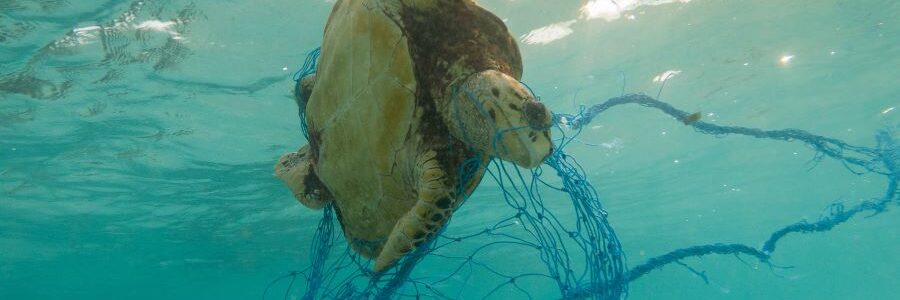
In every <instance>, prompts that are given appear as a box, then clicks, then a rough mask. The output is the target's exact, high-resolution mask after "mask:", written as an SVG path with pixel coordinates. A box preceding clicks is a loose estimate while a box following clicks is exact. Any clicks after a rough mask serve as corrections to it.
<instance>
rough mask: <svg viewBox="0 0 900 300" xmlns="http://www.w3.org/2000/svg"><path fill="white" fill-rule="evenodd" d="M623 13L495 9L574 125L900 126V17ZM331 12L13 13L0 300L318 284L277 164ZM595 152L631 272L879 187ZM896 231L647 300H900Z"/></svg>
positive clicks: (698, 143) (272, 8)
mask: <svg viewBox="0 0 900 300" xmlns="http://www.w3.org/2000/svg"><path fill="white" fill-rule="evenodd" d="M617 2H618V3H619V8H618V9H613V10H610V9H609V6H608V3H601V2H600V1H564V2H557V1H536V0H515V1H512V0H491V1H481V4H482V5H484V6H485V7H487V8H489V9H490V10H492V11H494V12H495V13H496V14H497V15H498V16H500V17H501V18H502V19H504V20H505V21H506V22H507V25H508V26H509V28H510V31H511V32H512V33H513V35H515V36H517V37H521V41H522V42H521V49H522V53H523V59H524V63H525V77H524V81H525V82H527V83H528V84H529V85H530V86H531V87H532V88H533V89H534V90H535V91H536V93H537V94H539V95H540V96H541V97H542V99H543V100H544V101H545V102H546V103H548V104H549V106H550V107H551V109H553V110H555V111H558V112H573V111H575V110H577V107H578V105H581V104H594V103H599V102H600V101H602V100H603V99H606V98H609V97H612V96H617V95H619V94H620V93H621V91H622V89H623V80H622V79H623V78H625V86H624V89H625V91H627V92H644V93H648V94H652V95H655V94H656V93H657V91H658V89H659V88H660V85H661V84H660V82H655V81H654V78H655V77H657V76H660V75H661V74H664V73H665V72H666V71H673V72H670V74H676V75H674V76H671V77H669V79H668V81H666V85H665V89H664V90H663V93H662V98H663V100H665V101H667V102H670V103H672V104H674V105H676V106H678V107H680V108H683V109H686V110H691V111H694V110H696V111H702V112H703V113H704V120H706V121H709V122H713V123H716V124H723V125H743V126H750V127H759V128H770V129H777V128H788V127H792V128H802V129H806V130H809V131H812V132H814V133H817V134H821V135H825V136H830V137H835V138H840V139H843V140H845V141H847V142H850V143H853V144H857V145H867V146H868V145H873V144H874V141H873V135H874V132H875V131H876V130H877V129H880V128H882V127H884V126H891V125H896V124H898V122H900V117H898V114H900V112H898V111H896V110H895V109H894V107H896V106H898V105H900V84H898V74H900V72H898V71H897V67H898V66H900V23H898V21H897V20H900V3H898V2H896V1H889V0H866V1H839V0H823V1H802V0H798V1H773V0H758V1H737V0H734V1H724V0H693V1H659V0H657V1H627V0H626V1H622V0H620V1H617ZM331 5H332V3H330V2H327V1H312V0H266V1H237V0H231V1H175V0H171V1H135V2H131V1H117V0H106V1H96V0H80V1H65V0H32V1H24V0H0V299H55V298H66V299H110V298H112V299H188V298H194V299H255V298H258V297H259V296H260V295H261V293H262V290H263V288H265V286H266V284H268V283H269V281H270V280H272V279H273V278H275V277H277V276H279V275H281V274H284V272H286V271H289V270H295V269H298V268H300V267H302V266H304V265H305V264H307V255H308V249H309V242H310V238H311V236H312V233H313V231H314V229H315V228H314V226H315V223H316V221H317V220H318V218H319V217H320V214H319V213H314V212H311V211H309V210H307V209H306V208H303V207H301V206H299V205H298V204H297V203H296V202H295V201H294V200H293V199H292V196H291V195H290V192H288V190H287V189H286V188H285V187H283V186H282V185H281V184H280V183H279V182H278V181H277V180H276V179H275V178H274V177H273V175H272V165H273V163H274V162H275V160H276V159H277V158H278V156H279V155H280V154H282V153H284V152H286V151H290V150H293V149H296V147H297V146H298V145H300V144H302V143H304V141H303V138H302V135H301V134H300V132H299V129H298V119H297V116H296V109H295V104H294V103H293V100H292V99H291V95H290V89H291V85H292V81H291V80H290V77H291V76H290V75H291V74H292V72H293V71H295V70H296V68H297V67H298V66H299V64H300V63H301V62H302V60H303V58H304V56H305V53H306V52H307V51H309V50H311V49H313V48H314V47H316V46H317V45H319V44H320V43H321V32H322V29H323V27H324V22H325V18H326V17H327V15H328V13H329V11H330V8H331ZM585 7H591V9H588V10H585V9H584V8H585ZM546 26H551V27H549V29H546V28H548V27H546ZM539 28H545V30H539V31H534V30H537V29H539ZM541 32H543V33H548V32H549V33H555V34H551V35H541V34H539V33H541ZM529 33H533V34H531V35H529ZM580 139H581V140H582V141H584V142H585V144H584V145H573V146H571V147H570V148H568V151H569V152H570V153H571V154H573V155H574V156H576V157H578V158H579V160H580V161H581V163H582V164H583V165H584V166H585V168H586V170H587V172H588V174H589V175H590V176H591V178H590V179H591V180H592V182H593V183H594V185H595V186H596V187H597V189H598V191H599V193H600V196H601V198H602V200H603V203H604V205H605V207H606V209H607V210H608V212H609V214H610V218H609V219H610V222H611V223H612V225H613V226H614V227H615V229H616V231H617V233H618V235H619V237H620V239H621V241H622V243H623V246H624V250H625V252H626V253H627V254H628V263H629V265H635V264H638V263H640V262H643V261H644V260H646V259H647V258H649V257H651V256H655V255H658V254H662V253H665V252H667V251H670V250H672V249H675V248H678V247H683V246H688V245H694V244H705V243H713V242H741V243H747V244H751V245H756V244H758V243H760V242H762V241H763V240H764V239H765V238H766V237H767V236H768V234H769V232H771V231H772V230H775V229H777V228H779V227H780V226H782V225H784V224H788V223H791V222H795V221H797V220H799V219H802V218H809V219H815V218H817V217H818V216H819V215H820V214H821V213H822V209H823V208H824V207H826V206H827V205H828V204H830V203H833V202H835V201H846V202H847V203H856V202H858V201H859V200H861V199H868V198H870V197H876V196H879V195H880V193H882V192H883V189H884V184H885V183H884V180H883V178H881V177H879V176H872V175H864V176H856V175H853V174H851V173H849V172H847V171H846V170H845V169H844V168H843V166H842V165H841V164H840V163H838V162H834V161H830V160H824V161H822V162H821V163H820V164H818V165H816V167H815V168H812V169H810V168H811V167H812V166H813V165H812V164H810V162H809V161H810V159H811V158H812V157H813V155H814V153H813V151H811V150H810V149H808V148H806V147H805V146H802V145H800V144H796V143H783V142H774V141H765V140H757V139H751V138H743V137H727V138H715V137H711V136H706V135H701V134H698V133H696V132H694V131H693V130H691V129H690V128H688V127H685V126H683V125H681V124H680V123H678V122H675V121H673V120H671V118H669V117H666V116H663V115H661V114H658V113H656V112H653V111H648V110H646V109H642V108H640V107H622V108H616V109H614V110H611V111H608V112H607V113H604V114H603V115H601V116H600V117H598V118H597V119H596V120H595V121H594V123H592V124H591V127H589V129H588V130H586V132H585V133H584V134H583V135H582V136H581V137H580ZM592 145H596V146H592ZM548 202H549V201H548ZM563 204H564V203H563ZM494 207H497V208H500V207H502V206H498V204H497V199H496V187H495V186H493V185H491V184H490V183H486V184H485V185H484V186H482V187H481V188H480V189H479V190H478V191H477V192H476V194H475V195H474V196H473V197H472V198H471V199H470V201H468V202H467V204H466V206H464V207H463V208H462V210H461V211H460V212H459V213H458V214H457V216H456V217H455V218H454V220H453V222H452V223H451V224H450V229H449V230H450V231H453V230H457V231H466V230H469V229H473V230H477V229H478V228H482V227H484V226H486V224H490V223H492V222H491V221H492V220H495V219H496V218H497V216H498V215H497V214H495V212H494V210H492V209H490V208H494ZM898 226H900V212H893V211H890V212H887V213H885V214H882V215H878V216H876V217H872V218H857V219H853V220H851V221H850V222H848V223H847V224H845V225H842V226H840V227H838V228H837V229H835V230H833V231H831V232H828V233H825V234H813V235H796V236H791V237H790V238H789V239H787V240H785V242H783V244H780V245H779V252H777V253H776V254H775V256H774V261H775V262H776V263H778V264H781V265H791V266H795V268H793V269H788V270H776V271H775V274H773V272H771V271H769V269H768V267H766V266H765V265H762V266H758V264H757V263H755V262H752V261H749V260H748V264H749V265H748V264H745V263H742V262H741V261H739V260H737V259H735V258H733V257H731V256H724V257H723V256H719V257H716V256H712V257H704V258H702V259H690V260H688V261H686V262H688V263H690V264H691V265H692V266H694V267H695V268H697V269H700V270H705V271H706V274H707V275H708V276H709V278H710V283H709V284H706V283H704V282H703V280H701V279H699V278H697V277H696V276H694V275H693V274H691V273H690V272H688V271H687V270H685V269H684V268H681V267H677V266H675V267H666V268H664V269H662V270H660V271H656V272H653V273H651V274H649V275H647V276H645V277H643V278H641V279H640V280H638V281H636V282H634V283H632V284H631V287H630V298H631V299H725V298H728V299H890V298H893V297H896V295H897V294H898V293H900V288H898V286H900V279H898V278H900V268H898V267H897V266H898V265H900V251H898V249H900V231H898V229H897V228H898ZM496 255H500V256H508V257H512V258H515V255H516V253H499V254H496ZM512 263H518V264H523V263H528V262H518V261H513V262H512ZM535 263H536V262H535ZM424 271H428V270H424ZM469 288H472V289H490V288H492V287H487V286H477V285H474V286H471V287H469ZM498 296H499V297H506V298H515V297H516V294H502V293H501V294H498ZM519 296H521V295H519Z"/></svg>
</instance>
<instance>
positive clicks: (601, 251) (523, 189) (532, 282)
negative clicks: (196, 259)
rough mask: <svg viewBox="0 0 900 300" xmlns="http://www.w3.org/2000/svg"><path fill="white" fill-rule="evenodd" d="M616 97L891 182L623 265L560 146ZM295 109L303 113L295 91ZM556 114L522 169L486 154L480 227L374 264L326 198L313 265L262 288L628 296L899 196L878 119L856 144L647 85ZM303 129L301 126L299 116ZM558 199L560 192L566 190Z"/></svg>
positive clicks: (611, 234) (872, 211) (370, 294)
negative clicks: (792, 147) (490, 204)
mask: <svg viewBox="0 0 900 300" xmlns="http://www.w3.org/2000/svg"><path fill="white" fill-rule="evenodd" d="M318 54H319V51H318V49H317V50H316V51H314V52H313V53H312V54H311V55H310V56H309V57H308V58H307V60H306V63H305V64H304V67H303V68H302V69H301V70H300V71H299V72H297V74H296V75H295V77H294V80H296V81H298V83H299V81H300V80H301V79H302V78H303V77H305V76H307V75H311V74H314V73H315V61H316V58H317V56H318ZM463 92H465V91H463ZM471 97H472V96H471V94H468V99H470V100H473V99H471ZM475 102H476V103H478V101H475ZM620 105H639V106H643V107H647V108H651V109H656V110H658V111H660V112H662V113H664V114H667V115H669V116H671V117H673V118H674V119H675V120H677V121H681V122H683V123H684V124H685V125H688V126H691V127H693V128H694V129H695V130H696V132H698V133H701V134H709V135H714V136H718V137H724V136H727V135H745V136H750V137H755V138H760V139H772V140H779V141H785V142H795V143H803V144H805V145H807V146H809V147H810V148H811V149H812V150H813V151H815V153H816V156H815V158H814V159H815V160H817V161H818V160H822V159H826V158H830V159H834V160H837V161H840V162H841V163H843V164H844V166H845V167H846V169H847V170H848V171H849V172H852V173H854V174H865V173H874V174H879V175H881V176H883V177H884V179H885V181H886V185H887V188H886V191H885V192H884V194H883V195H880V196H878V197H874V198H872V199H865V200H862V201H860V202H858V204H856V205H853V206H846V205H844V204H843V203H834V204H832V205H830V206H829V207H828V209H827V210H826V213H824V214H823V215H822V216H820V217H819V219H817V220H801V221H798V222H796V223H793V224H788V225H786V226H784V227H782V228H780V229H778V230H776V231H775V232H773V233H772V234H771V235H770V236H769V238H768V239H767V240H766V241H764V242H763V243H762V245H761V246H752V245H745V244H724V243H717V244H707V245H695V246H686V247H683V248H679V249H675V250H672V251H671V252H668V253H666V254H663V255H660V256H657V257H653V258H650V259H648V260H647V261H645V262H644V263H642V264H639V265H636V266H632V267H630V268H629V267H628V266H626V264H625V253H624V252H623V251H622V245H621V243H620V242H619V239H618V237H617V236H616V233H615V231H614V230H613V228H612V226H611V224H610V222H609V220H608V215H607V212H606V211H605V210H604V209H603V206H602V204H601V202H600V199H599V197H598V195H597V191H596V190H595V188H594V186H593V185H592V184H591V183H590V182H589V181H588V179H587V176H586V174H585V171H584V169H583V168H582V167H581V166H580V165H579V164H578V161H577V160H576V159H575V158H574V157H572V156H570V155H567V154H566V149H567V147H568V146H569V145H570V144H571V143H572V142H573V141H575V140H576V138H577V137H578V135H579V134H580V133H581V130H582V129H583V128H585V126H586V125H588V124H589V123H590V122H591V121H593V120H594V119H595V118H596V117H598V116H600V115H601V114H602V113H604V112H606V111H607V110H609V109H610V108H613V107H616V106H620ZM300 116H301V118H303V117H304V116H305V113H304V105H303V104H302V103H301V105H300ZM301 120H303V119H301ZM553 120H554V132H553V136H554V137H556V139H555V140H554V144H555V149H554V151H553V152H552V154H551V155H550V156H549V157H548V158H547V159H546V160H545V161H544V163H543V165H542V166H540V167H538V168H535V169H530V170H526V169H521V168H518V167H516V166H514V165H512V164H510V163H506V162H503V161H501V160H499V159H493V160H491V161H490V162H489V163H488V165H487V166H484V167H485V168H487V173H486V175H487V176H486V178H490V179H491V181H492V182H493V185H495V186H496V187H497V189H496V190H497V191H498V192H495V193H491V192H490V191H487V193H490V194H489V195H487V196H480V197H491V198H497V199H503V200H504V201H503V202H502V203H503V205H502V206H498V210H497V211H491V215H492V216H496V215H502V216H503V217H500V218H495V219H492V220H484V221H483V222H484V223H485V224H487V226H485V227H484V229H483V230H480V231H475V232H464V230H465V229H457V228H454V226H453V225H454V222H452V221H451V222H449V223H448V225H447V226H445V229H444V231H443V232H441V233H440V234H439V235H437V236H436V237H435V238H434V239H432V240H431V241H430V242H428V243H427V244H424V245H422V246H420V247H419V248H418V249H417V250H415V251H414V252H413V253H410V254H408V255H406V256H405V257H404V258H402V259H401V260H400V261H399V262H398V263H397V264H396V265H395V267H393V268H392V269H390V270H388V271H386V272H383V273H373V272H372V271H371V263H370V262H369V261H368V260H367V259H365V258H363V257H360V256H359V255H358V254H356V253H355V252H354V251H352V250H351V249H350V247H349V245H347V243H346V242H345V241H344V238H343V237H342V235H341V234H340V233H339V232H338V231H335V230H334V227H335V223H336V222H337V221H336V220H335V215H334V210H333V208H332V207H331V206H330V205H328V206H326V207H325V208H324V209H323V215H322V219H321V220H320V221H319V224H318V227H317V228H316V231H315V234H314V236H313V239H312V247H311V251H310V253H309V265H308V266H307V267H306V268H303V269H301V270H297V271H292V272H289V273H288V274H285V275H283V276H281V277H279V278H277V279H276V280H274V281H273V282H272V283H271V284H270V285H269V286H268V287H267V288H266V290H265V292H264V293H263V298H264V299H271V298H273V297H279V298H280V297H284V298H285V299H287V298H289V297H292V296H293V297H297V296H301V297H302V298H303V299H347V298H352V299H360V298H372V299H396V298H415V299H418V298H438V299H459V298H465V299H469V298H481V299H487V298H529V299H531V298H540V299H544V298H563V299H584V298H590V299H622V298H625V297H627V294H628V284H629V282H631V281H634V280H636V279H638V278H640V277H641V276H643V275H646V274H648V273H649V272H651V271H653V270H657V269H659V268H662V267H664V266H666V265H670V264H678V265H681V266H683V267H686V268H687V269H688V270H690V271H692V272H694V273H695V274H697V275H698V276H700V277H701V278H703V279H704V280H706V279H707V278H706V275H705V274H704V273H702V272H699V271H697V270H695V269H693V268H691V267H690V266H688V265H687V264H685V263H683V262H682V260H684V259H686V258H691V257H700V256H704V255H710V254H728V255H736V256H741V255H743V256H747V257H752V258H755V259H757V260H758V261H760V262H762V263H764V264H768V265H769V266H772V267H776V266H775V265H774V264H772V262H771V258H772V255H773V253H774V252H775V250H776V246H777V244H778V242H779V241H781V240H782V239H783V238H786V237H788V236H789V235H791V234H794V233H815V232H825V231H828V230H830V229H832V228H834V227H835V226H837V225H840V224H842V223H844V222H846V221H847V220H849V219H850V218H852V217H854V216H856V215H858V214H862V213H868V214H869V215H876V214H880V213H882V212H885V211H886V210H887V208H888V206H889V205H891V204H897V200H898V191H897V184H898V167H900V166H898V159H900V146H898V144H897V143H896V141H895V132H896V129H895V128H888V129H884V130H882V131H879V132H878V133H877V134H876V146H875V147H874V148H869V147H861V146H855V145H850V144H848V143H845V142H843V141H841V140H837V139H833V138H828V137H824V136H819V135H815V134H812V133H809V132H806V131H803V130H797V129H784V130H761V129H755V128H747V127H739V126H720V125H715V124H711V123H707V122H703V121H700V120H697V119H696V116H694V115H692V114H690V113H688V112H686V111H683V110H680V109H678V108H675V107H673V106H671V105H669V104H667V103H664V102H662V101H659V100H657V99H655V98H653V97H650V96H646V95H623V96H620V97H615V98H612V99H609V100H607V101H605V102H603V103H600V104H597V105H594V106H591V107H583V108H581V109H580V111H578V112H577V113H574V114H555V115H554V116H553ZM301 124H305V121H301ZM302 130H303V131H304V135H305V134H306V132H305V130H306V128H305V127H302ZM509 130H515V128H512V129H503V130H498V135H501V134H504V133H505V132H508V131H509ZM480 164H481V161H480V160H479V159H477V158H473V159H470V160H468V161H466V162H464V164H463V166H462V169H463V170H468V172H462V173H463V175H462V176H470V175H471V174H472V173H473V172H474V170H476V169H478V168H480V167H482V166H481V165H480ZM463 182H464V181H463ZM488 183H490V182H488ZM485 184H486V183H485V182H482V185H485ZM564 199H565V200H567V201H565V202H562V200H564ZM551 203H553V204H554V205H551ZM559 203H565V205H559ZM465 207H466V205H463V206H462V207H461V208H460V209H465ZM467 213H469V212H467ZM500 249H502V251H498V250H500ZM511 254H512V255H511ZM426 270H427V271H426ZM473 286H474V287H477V288H473ZM275 287H278V290H279V292H278V293H276V292H275V290H276V288H275ZM483 287H487V288H483ZM275 294H278V295H277V296H276V295H275Z"/></svg>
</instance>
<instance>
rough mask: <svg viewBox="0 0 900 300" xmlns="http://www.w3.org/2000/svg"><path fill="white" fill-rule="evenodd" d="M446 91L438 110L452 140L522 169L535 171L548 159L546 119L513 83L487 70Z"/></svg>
mask: <svg viewBox="0 0 900 300" xmlns="http://www.w3.org/2000/svg"><path fill="white" fill-rule="evenodd" d="M451 90H452V92H451V93H450V95H451V97H452V99H450V101H445V102H444V103H445V105H444V107H440V110H441V113H442V115H443V116H444V119H445V120H446V121H447V125H448V127H449V128H450V132H451V134H452V135H454V136H455V137H456V138H458V139H460V140H462V141H463V142H465V143H467V144H468V145H469V146H470V147H472V148H475V149H477V150H479V151H483V152H484V153H487V154H490V155H491V156H496V157H499V158H500V159H503V160H506V161H511V162H513V163H515V164H517V165H519V166H521V167H524V168H534V167H537V166H538V165H540V164H541V162H543V161H544V158H546V157H547V156H548V155H550V152H551V151H552V150H553V143H552V142H551V141H550V127H551V125H552V120H551V118H552V115H551V113H550V111H549V110H548V109H547V107H546V106H544V104H543V103H541V102H540V101H538V99H537V98H535V96H534V95H533V94H532V93H531V91H530V90H529V89H528V88H527V87H526V86H525V85H524V84H522V83H520V82H519V81H518V80H516V79H515V78H513V77H511V76H509V75H507V74H504V73H502V72H499V71H495V70H488V71H483V72H480V73H476V74H473V75H471V76H469V77H467V78H465V79H462V80H460V81H458V82H457V83H456V84H455V85H453V86H451Z"/></svg>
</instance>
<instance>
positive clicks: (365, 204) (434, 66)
mask: <svg viewBox="0 0 900 300" xmlns="http://www.w3.org/2000/svg"><path fill="white" fill-rule="evenodd" d="M521 74H522V63H521V57H520V55H519V50H518V47H517V46H516V43H515V40H514V39H513V37H512V36H510V34H509V32H508V31H507V29H506V26H505V25H504V24H503V22H502V21H500V19H499V18H497V17H496V16H494V15H493V14H492V13H490V12H488V11H487V10H485V9H483V8H481V7H480V6H478V5H477V4H475V3H474V2H473V1H471V0H368V1H366V0H340V1H338V2H337V3H336V4H335V6H334V9H333V10H332V13H331V15H330V16H329V18H328V24H327V26H326V29H325V37H324V41H323V44H322V54H321V57H320V58H319V69H318V71H317V73H316V75H314V77H312V76H311V77H308V78H304V79H303V80H302V81H301V88H300V89H299V95H298V97H299V98H300V101H298V103H299V104H300V105H304V103H306V124H307V127H308V130H309V145H308V146H305V147H304V148H302V149H301V151H298V152H295V153H289V154H286V155H285V156H284V157H282V159H281V161H280V162H279V163H278V164H277V165H276V173H277V174H278V176H279V177H280V178H281V179H282V180H284V181H285V182H286V183H287V184H288V186H289V187H290V188H291V190H292V191H293V192H294V194H295V195H296V196H297V199H298V200H300V202H301V203H303V204H304V205H306V206H308V207H310V208H320V207H322V206H324V204H325V203H327V202H328V201H334V204H335V205H334V207H335V210H336V212H337V215H338V220H339V221H340V223H341V226H342V228H343V231H344V235H345V237H346V238H347V240H348V241H349V243H350V244H351V246H352V248H353V249H354V250H355V251H357V252H359V253H360V254H362V255H364V256H366V257H369V258H373V259H375V266H374V270H375V271H382V270H384V269H385V268H387V267H389V266H390V265H392V264H393V263H394V262H395V261H396V260H397V259H399V258H400V257H402V256H403V255H404V254H406V253H408V252H410V251H411V250H413V249H415V248H416V247H417V246H419V245H421V244H422V243H424V242H426V241H428V240H429V239H430V238H432V237H433V236H434V235H435V234H436V233H437V232H439V231H440V229H441V227H443V226H444V224H446V222H447V220H448V219H449V217H450V215H451V214H452V213H453V210H454V209H455V208H456V207H458V206H459V205H460V204H461V202H462V200H463V199H465V198H466V196H467V195H468V194H470V193H471V192H472V191H473V190H474V189H475V187H476V186H477V185H478V183H479V182H480V180H481V177H482V175H483V174H484V171H485V169H484V166H485V165H486V164H487V162H488V161H489V159H490V158H491V157H499V158H501V159H504V160H509V161H513V162H515V163H516V164H518V165H520V166H523V167H529V168H530V167H534V166H537V165H538V164H540V162H541V161H542V160H543V159H544V158H545V157H546V156H547V155H548V154H549V153H550V151H551V150H552V144H551V142H550V135H549V131H548V130H549V127H550V122H551V120H550V118H551V115H550V112H549V111H547V109H546V108H545V107H544V106H543V105H542V104H540V103H539V102H537V100H536V99H535V98H534V96H533V95H532V94H531V93H530V92H529V91H528V90H527V88H525V87H524V85H522V84H521V83H519V82H518V80H519V79H520V78H521ZM306 100H308V101H306ZM498 133H501V134H499V135H498ZM495 137H498V138H497V139H495ZM471 158H476V159H479V160H480V162H481V167H480V168H478V169H477V170H475V172H474V174H473V175H474V176H472V177H471V179H469V180H468V181H467V182H459V181H460V173H461V170H460V167H461V165H462V163H463V162H464V161H466V160H468V159H471Z"/></svg>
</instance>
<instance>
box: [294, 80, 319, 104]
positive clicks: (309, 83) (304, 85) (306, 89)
mask: <svg viewBox="0 0 900 300" xmlns="http://www.w3.org/2000/svg"><path fill="white" fill-rule="evenodd" d="M315 85H316V75H315V74H312V75H307V76H306V77H303V78H301V79H300V80H299V81H297V84H296V85H295V86H294V101H296V102H297V106H299V107H300V108H301V109H306V103H308V102H309V96H310V95H312V91H313V87H315Z"/></svg>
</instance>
